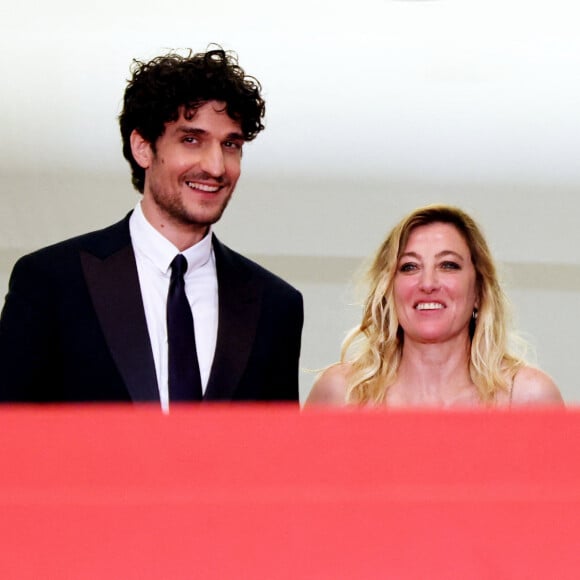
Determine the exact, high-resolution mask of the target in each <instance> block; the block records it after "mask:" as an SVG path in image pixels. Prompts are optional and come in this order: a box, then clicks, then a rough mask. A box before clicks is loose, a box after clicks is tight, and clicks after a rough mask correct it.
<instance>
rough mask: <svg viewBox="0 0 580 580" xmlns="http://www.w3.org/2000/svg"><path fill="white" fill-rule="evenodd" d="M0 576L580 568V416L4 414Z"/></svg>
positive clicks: (540, 574) (409, 573)
mask: <svg viewBox="0 0 580 580" xmlns="http://www.w3.org/2000/svg"><path fill="white" fill-rule="evenodd" d="M0 425H1V428H0V429H1V436H0V449H1V451H0V454H1V455H0V456H1V458H2V470H1V475H0V513H1V520H0V522H1V523H0V546H1V550H2V557H1V558H0V576H1V577H2V578H10V579H13V578H16V579H20V578H35V579H36V578H58V579H67V578H74V579H93V578H94V579H110V578H114V579H117V578H119V579H132V578H135V579H137V578H138V579H147V578H152V579H153V578H154V579H161V578H163V579H167V578H169V579H179V578H188V579H189V578H201V579H203V580H211V579H218V578H219V579H252V580H256V579H258V580H259V579H262V578H263V579H266V578H267V579H269V580H270V579H276V580H277V579H292V580H295V579H318V578H323V579H326V578H328V579H333V580H334V579H342V578H348V579H359V578H360V579H373V578H404V579H415V578H417V579H425V578H429V579H431V578H462V579H463V578H466V579H477V578H482V579H490V578H493V579H498V578H506V579H507V578H509V579H513V578H526V579H529V578H538V579H547V578H558V579H566V578H574V579H575V578H577V577H578V576H579V575H580V548H579V546H578V544H579V543H580V467H579V465H578V457H577V454H578V450H579V449H580V413H578V412H576V411H570V410H569V411H562V410H557V411H548V410H544V411H517V412H444V413H437V412H401V411H397V412H395V411H390V412H387V411H373V410H369V411H348V410H345V411H337V410H334V411H331V410H322V409H320V410H318V409H316V410H312V411H310V410H309V411H303V412H300V411H298V410H297V409H295V408H290V407H284V406H273V405H272V406H256V407H254V406H248V407H245V406H241V407H240V406H237V407H231V406H204V407H203V408H197V407H183V408H180V409H176V410H174V411H173V412H172V413H171V415H169V416H163V415H162V414H161V413H160V412H159V411H158V409H157V408H150V407H122V408H121V407H107V406H88V407H72V406H70V407H60V408H59V407H20V408H19V407H12V408H9V407H4V408H1V409H0Z"/></svg>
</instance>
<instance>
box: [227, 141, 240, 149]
mask: <svg viewBox="0 0 580 580" xmlns="http://www.w3.org/2000/svg"><path fill="white" fill-rule="evenodd" d="M224 147H225V148H226V149H241V148H242V145H241V143H237V142H236V141H226V142H225V143H224Z"/></svg>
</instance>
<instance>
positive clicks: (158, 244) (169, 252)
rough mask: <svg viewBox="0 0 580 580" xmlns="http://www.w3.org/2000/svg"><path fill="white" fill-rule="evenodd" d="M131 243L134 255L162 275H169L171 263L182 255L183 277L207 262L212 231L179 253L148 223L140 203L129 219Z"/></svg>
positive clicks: (210, 250) (209, 230)
mask: <svg viewBox="0 0 580 580" xmlns="http://www.w3.org/2000/svg"><path fill="white" fill-rule="evenodd" d="M129 230H130V232H131V241H132V243H133V248H134V250H135V252H136V253H139V254H140V255H141V256H143V257H144V258H145V259H147V260H149V261H150V262H151V263H153V265H154V266H155V267H156V268H157V269H158V270H159V271H160V272H161V273H163V274H166V275H169V271H170V268H171V262H172V261H173V258H175V256H176V255H177V254H183V255H184V256H185V258H186V259H187V264H188V265H187V272H186V274H185V276H186V277H187V275H188V274H190V273H191V272H193V271H194V270H195V269H196V268H200V267H201V266H203V265H204V264H206V263H207V262H208V260H209V259H210V258H211V254H212V243H211V240H212V229H211V226H210V228H209V229H208V232H207V234H206V235H205V236H204V237H203V239H201V240H200V241H199V242H198V243H197V244H194V245H193V246H191V247H189V248H187V249H185V250H183V251H182V252H180V251H179V250H178V248H177V247H176V246H174V245H173V244H172V243H171V242H170V241H169V240H168V239H167V238H166V237H165V236H163V235H162V234H160V233H159V232H158V231H157V230H156V229H155V228H154V227H153V226H152V225H151V224H150V223H149V222H148V221H147V218H146V217H145V215H144V214H143V210H142V209H141V202H139V203H137V205H136V207H135V210H134V211H133V213H132V214H131V217H130V218H129Z"/></svg>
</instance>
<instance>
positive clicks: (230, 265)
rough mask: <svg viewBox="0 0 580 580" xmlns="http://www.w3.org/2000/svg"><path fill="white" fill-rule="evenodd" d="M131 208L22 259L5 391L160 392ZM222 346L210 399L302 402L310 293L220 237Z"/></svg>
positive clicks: (5, 348)
mask: <svg viewBox="0 0 580 580" xmlns="http://www.w3.org/2000/svg"><path fill="white" fill-rule="evenodd" d="M128 218H129V216H127V217H126V218H125V219H124V220H122V221H120V222H119V223H117V224H114V225H113V226H110V227H108V228H106V229H104V230H100V231H97V232H92V233H89V234H85V235H82V236H78V237H76V238H72V239H70V240H67V241H64V242H60V243H58V244H55V245H53V246H49V247H47V248H44V249H42V250H39V251H37V252H34V253H32V254H29V255H27V256H24V257H22V258H20V259H19V260H18V262H17V263H16V265H15V266H14V269H13V271H12V275H11V278H10V284H9V290H8V294H7V296H6V302H5V304H4V308H3V311H2V316H1V318H0V401H23V402H37V401H38V402H41V401H46V402H60V401H67V402H74V401H136V402H137V401H158V400H159V391H158V387H157V379H156V375H155V367H154V362H153V354H152V350H151V343H150V341H149V335H148V331H147V324H146V321H145V313H144V309H143V302H142V299H141V292H140V288H139V280H138V275H137V266H136V263H135V256H134V253H133V248H132V245H131V238H130V234H129V219H128ZM213 247H214V252H215V257H216V269H217V278H218V293H219V322H218V336H217V344H216V352H215V357H214V361H213V366H212V369H211V373H210V377H209V382H208V385H207V389H206V394H205V397H204V399H205V400H211V401H218V400H240V401H242V400H243V401H275V400H280V401H297V400H298V358H299V354H300V339H301V333H302V323H303V305H302V296H301V294H300V293H299V292H298V291H297V290H295V289H294V288H292V287H291V286H290V285H289V284H287V283H286V282H284V281H283V280H281V279H280V278H278V277H277V276H275V275H274V274H272V273H271V272H268V271H267V270H265V269H264V268H262V267H261V266H259V265H258V264H256V263H254V262H252V261H251V260H248V259H247V258H244V257H243V256H241V255H240V254H238V253H236V252H234V251H232V250H230V249H229V248H227V247H226V246H224V245H223V244H221V243H220V242H219V241H218V240H217V238H215V236H214V238H213Z"/></svg>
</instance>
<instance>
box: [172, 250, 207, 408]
mask: <svg viewBox="0 0 580 580" xmlns="http://www.w3.org/2000/svg"><path fill="white" fill-rule="evenodd" d="M186 270H187V260H186V259H185V256H183V255H181V254H178V255H177V256H175V258H174V259H173V262H171V282H170V283H169V293H168V295H167V348H168V368H169V401H201V398H202V390H201V378H200V376H199V363H198V362H197V352H196V349H195V332H194V330H193V316H192V314H191V308H190V307H189V302H188V300H187V296H186V295H185V282H184V280H183V275H184V274H185V272H186Z"/></svg>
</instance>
